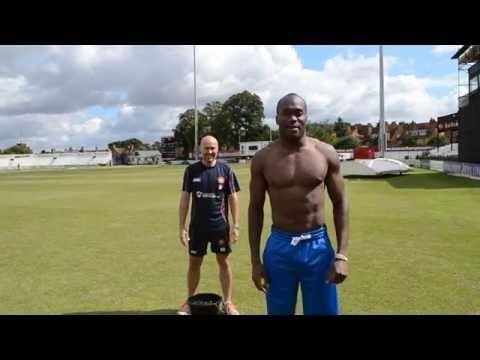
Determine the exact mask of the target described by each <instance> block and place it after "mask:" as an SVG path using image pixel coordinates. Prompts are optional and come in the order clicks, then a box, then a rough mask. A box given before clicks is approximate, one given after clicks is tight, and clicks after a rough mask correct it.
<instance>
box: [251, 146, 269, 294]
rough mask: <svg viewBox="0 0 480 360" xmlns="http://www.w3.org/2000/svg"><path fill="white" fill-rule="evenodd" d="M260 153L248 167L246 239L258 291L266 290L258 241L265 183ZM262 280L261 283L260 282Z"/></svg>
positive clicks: (261, 221)
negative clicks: (248, 195)
mask: <svg viewBox="0 0 480 360" xmlns="http://www.w3.org/2000/svg"><path fill="white" fill-rule="evenodd" d="M262 155H263V154H262V152H260V153H257V155H256V156H254V157H253V159H252V164H251V167H250V203H249V205H248V238H249V243H250V258H251V263H252V280H253V282H254V284H255V286H256V287H257V289H258V290H261V291H265V290H266V278H265V274H264V271H263V265H262V261H261V259H260V240H261V236H262V229H263V218H264V215H263V205H264V204H265V192H266V190H267V183H266V181H265V178H264V176H263V172H262V171H263V164H262V163H263V160H262V158H263V156H262ZM262 279H263V281H262Z"/></svg>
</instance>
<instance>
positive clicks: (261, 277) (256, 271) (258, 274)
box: [252, 263, 268, 292]
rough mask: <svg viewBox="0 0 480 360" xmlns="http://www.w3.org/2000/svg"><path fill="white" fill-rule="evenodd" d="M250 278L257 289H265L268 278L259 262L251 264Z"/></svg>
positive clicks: (264, 290)
mask: <svg viewBox="0 0 480 360" xmlns="http://www.w3.org/2000/svg"><path fill="white" fill-rule="evenodd" d="M252 280H253V283H254V284H255V287H256V288H257V289H258V290H260V291H263V292H266V291H267V289H268V279H267V276H266V275H265V270H264V269H263V265H262V264H261V263H258V264H254V265H252Z"/></svg>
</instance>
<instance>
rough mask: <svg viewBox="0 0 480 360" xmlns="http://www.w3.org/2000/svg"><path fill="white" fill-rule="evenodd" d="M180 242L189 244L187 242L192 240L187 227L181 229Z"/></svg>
mask: <svg viewBox="0 0 480 360" xmlns="http://www.w3.org/2000/svg"><path fill="white" fill-rule="evenodd" d="M179 238H180V244H182V245H183V246H185V247H186V246H187V243H188V242H189V241H190V237H189V236H188V231H187V230H186V229H180V236H179Z"/></svg>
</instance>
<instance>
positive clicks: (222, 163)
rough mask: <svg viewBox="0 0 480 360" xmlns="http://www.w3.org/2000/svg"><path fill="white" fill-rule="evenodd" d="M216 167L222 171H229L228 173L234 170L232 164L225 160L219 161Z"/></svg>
mask: <svg viewBox="0 0 480 360" xmlns="http://www.w3.org/2000/svg"><path fill="white" fill-rule="evenodd" d="M216 165H217V166H218V167H219V168H220V169H222V170H227V171H230V170H232V168H231V167H230V164H229V163H228V162H227V161H225V160H223V159H222V160H220V159H218V160H217V164H216Z"/></svg>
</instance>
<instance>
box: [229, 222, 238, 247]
mask: <svg viewBox="0 0 480 360" xmlns="http://www.w3.org/2000/svg"><path fill="white" fill-rule="evenodd" d="M239 239H240V227H239V226H238V225H233V226H232V227H231V228H230V241H231V242H232V244H235V243H236V242H237V241H238V240H239Z"/></svg>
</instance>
